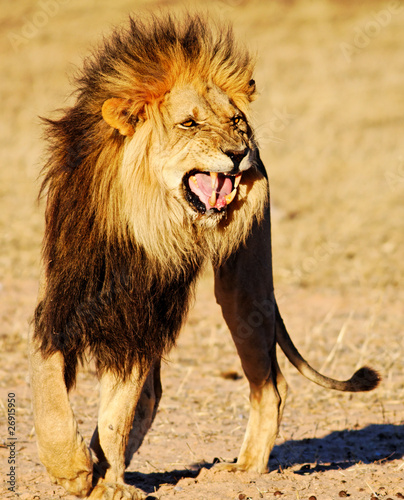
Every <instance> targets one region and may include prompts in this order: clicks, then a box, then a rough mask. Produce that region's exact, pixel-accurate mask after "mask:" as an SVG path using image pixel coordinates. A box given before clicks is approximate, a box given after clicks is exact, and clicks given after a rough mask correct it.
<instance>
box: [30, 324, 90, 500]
mask: <svg viewBox="0 0 404 500" xmlns="http://www.w3.org/2000/svg"><path fill="white" fill-rule="evenodd" d="M29 355H30V375H31V377H30V378H31V387H32V397H33V408H34V419H35V431H36V436H37V443H38V452H39V458H40V460H41V462H42V463H43V464H44V465H45V467H46V469H47V471H48V473H49V476H50V478H51V480H52V481H53V482H54V483H56V484H59V485H60V486H63V487H64V488H65V489H66V490H67V491H68V492H69V493H71V494H73V495H76V496H79V497H84V496H86V495H87V494H88V493H89V491H90V490H91V487H92V472H93V464H92V460H91V456H90V452H89V450H88V448H87V447H86V445H85V443H84V441H83V438H82V437H81V435H80V434H79V432H78V429H77V422H76V419H75V417H74V414H73V411H72V408H71V406H70V402H69V398H68V393H67V389H66V384H65V381H64V359H63V356H62V354H61V353H60V352H56V353H55V354H52V355H50V356H48V357H44V356H43V354H42V352H41V351H40V350H39V347H38V344H37V342H36V341H35V340H34V338H33V332H31V335H30V352H29Z"/></svg>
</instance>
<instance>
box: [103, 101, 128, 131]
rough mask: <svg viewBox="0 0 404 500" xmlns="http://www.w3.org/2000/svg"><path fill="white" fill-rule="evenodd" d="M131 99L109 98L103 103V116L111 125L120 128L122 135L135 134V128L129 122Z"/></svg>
mask: <svg viewBox="0 0 404 500" xmlns="http://www.w3.org/2000/svg"><path fill="white" fill-rule="evenodd" d="M130 105H131V101H129V100H128V99H122V98H119V97H112V98H111V99H107V100H106V101H105V102H104V104H103V105H102V117H103V118H104V120H105V121H106V122H107V123H108V125H110V126H111V127H113V128H115V129H117V130H119V132H120V133H121V134H122V135H128V136H130V135H133V134H134V133H135V129H134V127H133V125H132V124H131V123H129V122H128V117H129V115H130V112H129V107H130Z"/></svg>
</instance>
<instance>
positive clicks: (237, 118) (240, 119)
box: [232, 116, 242, 125]
mask: <svg viewBox="0 0 404 500" xmlns="http://www.w3.org/2000/svg"><path fill="white" fill-rule="evenodd" d="M241 121H242V118H241V116H233V118H232V122H233V123H234V125H238V124H239V123H240V122H241Z"/></svg>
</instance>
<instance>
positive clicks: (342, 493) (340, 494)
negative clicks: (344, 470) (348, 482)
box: [338, 490, 349, 498]
mask: <svg viewBox="0 0 404 500" xmlns="http://www.w3.org/2000/svg"><path fill="white" fill-rule="evenodd" d="M338 495H339V496H340V497H341V498H345V497H349V494H348V493H347V492H346V491H345V490H342V491H340V492H339V493H338Z"/></svg>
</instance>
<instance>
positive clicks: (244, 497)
mask: <svg viewBox="0 0 404 500" xmlns="http://www.w3.org/2000/svg"><path fill="white" fill-rule="evenodd" d="M246 498H247V497H246V496H245V495H244V493H240V495H239V496H238V500H246Z"/></svg>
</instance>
